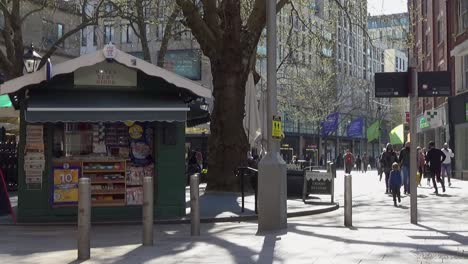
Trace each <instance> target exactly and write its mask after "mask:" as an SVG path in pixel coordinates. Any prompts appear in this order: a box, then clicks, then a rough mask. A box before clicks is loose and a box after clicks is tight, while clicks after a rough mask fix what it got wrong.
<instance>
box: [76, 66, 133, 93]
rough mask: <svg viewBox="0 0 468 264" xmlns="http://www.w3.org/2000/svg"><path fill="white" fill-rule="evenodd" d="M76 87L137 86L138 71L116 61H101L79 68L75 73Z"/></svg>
mask: <svg viewBox="0 0 468 264" xmlns="http://www.w3.org/2000/svg"><path fill="white" fill-rule="evenodd" d="M74 85H75V87H83V86H88V87H89V86H91V87H94V86H104V87H106V86H107V87H109V86H111V87H136V86H137V72H136V70H134V69H131V68H128V67H126V66H123V65H121V64H119V63H116V62H107V61H104V62H101V63H98V64H95V65H93V66H89V67H83V68H79V69H78V70H76V71H75V73H74Z"/></svg>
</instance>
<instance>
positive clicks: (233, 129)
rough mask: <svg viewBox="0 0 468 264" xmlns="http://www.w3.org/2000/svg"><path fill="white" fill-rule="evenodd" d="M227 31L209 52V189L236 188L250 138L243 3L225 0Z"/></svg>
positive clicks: (225, 29) (224, 189) (225, 26)
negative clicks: (245, 122)
mask: <svg viewBox="0 0 468 264" xmlns="http://www.w3.org/2000/svg"><path fill="white" fill-rule="evenodd" d="M225 4H226V5H227V6H226V9H225V13H224V16H225V18H224V19H225V22H226V23H225V25H224V31H225V32H226V33H225V34H222V36H221V41H220V42H219V46H218V52H217V54H216V55H211V56H210V61H211V69H212V75H213V95H214V109H213V112H212V113H211V126H210V129H211V131H210V133H211V134H210V137H209V140H208V151H209V154H208V156H209V157H208V186H207V189H208V190H217V191H235V190H238V189H239V184H238V183H239V179H237V178H236V177H235V170H236V169H237V167H238V166H239V165H245V162H246V160H247V150H248V143H247V142H248V141H247V136H246V135H245V131H244V125H243V120H244V113H245V108H244V106H245V101H244V100H245V99H244V98H245V83H246V82H247V76H248V69H249V61H250V55H249V56H247V57H246V54H243V52H244V51H243V50H242V49H241V48H240V47H241V25H242V22H241V17H240V4H239V2H236V1H227V2H226V3H225Z"/></svg>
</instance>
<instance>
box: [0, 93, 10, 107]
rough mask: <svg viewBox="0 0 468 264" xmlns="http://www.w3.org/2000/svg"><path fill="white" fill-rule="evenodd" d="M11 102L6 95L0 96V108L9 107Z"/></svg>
mask: <svg viewBox="0 0 468 264" xmlns="http://www.w3.org/2000/svg"><path fill="white" fill-rule="evenodd" d="M11 106H12V104H11V101H10V97H9V96H8V94H4V95H0V107H11Z"/></svg>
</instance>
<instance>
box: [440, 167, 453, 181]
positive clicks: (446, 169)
mask: <svg viewBox="0 0 468 264" xmlns="http://www.w3.org/2000/svg"><path fill="white" fill-rule="evenodd" d="M441 174H442V180H443V181H444V183H445V175H447V179H448V183H449V184H450V179H451V178H452V164H450V163H449V164H442V172H441Z"/></svg>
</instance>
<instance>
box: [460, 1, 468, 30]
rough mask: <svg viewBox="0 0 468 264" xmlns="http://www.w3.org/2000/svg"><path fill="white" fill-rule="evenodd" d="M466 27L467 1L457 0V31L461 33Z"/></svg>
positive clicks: (467, 26)
mask: <svg viewBox="0 0 468 264" xmlns="http://www.w3.org/2000/svg"><path fill="white" fill-rule="evenodd" d="M466 29H468V1H467V0H460V1H458V33H459V34H461V33H463V32H465V30H466Z"/></svg>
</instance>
